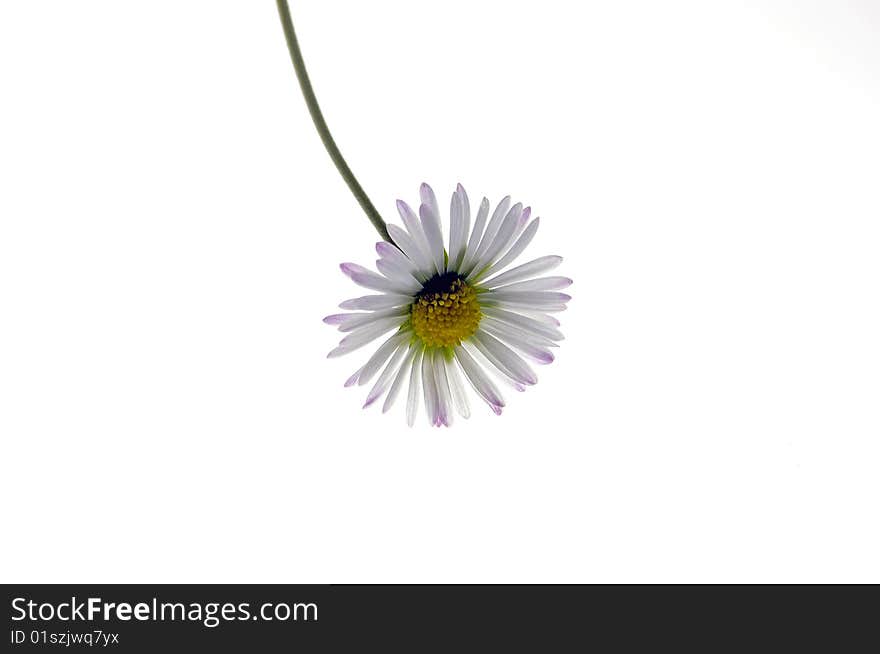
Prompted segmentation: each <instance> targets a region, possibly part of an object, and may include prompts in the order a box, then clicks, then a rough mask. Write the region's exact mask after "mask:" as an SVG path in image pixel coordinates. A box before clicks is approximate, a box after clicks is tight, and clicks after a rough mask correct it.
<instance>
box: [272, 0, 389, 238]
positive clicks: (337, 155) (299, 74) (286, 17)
mask: <svg viewBox="0 0 880 654" xmlns="http://www.w3.org/2000/svg"><path fill="white" fill-rule="evenodd" d="M276 4H277V5H278V15H279V16H280V17H281V26H282V27H283V28H284V37H285V38H286V39H287V49H288V50H290V60H291V61H292V62H293V69H294V70H295V71H296V78H297V80H299V88H300V90H301V91H302V94H303V97H304V98H305V100H306V105H307V106H308V108H309V114H311V116H312V121H313V122H314V123H315V129H317V130H318V134H319V135H320V137H321V141H322V142H323V143H324V147H325V148H327V152H328V154H329V155H330V158H331V159H333V163H334V164H336V170H338V171H339V174H340V175H342V179H344V180H345V183H346V184H348V188H349V190H351V192H352V194H353V195H354V197H355V199H357V201H358V204H360V205H361V209H363V210H364V213H365V214H367V218H369V219H370V222H371V223H373V227H375V228H376V231H377V232H379V234H380V235H381V236H382V238H383V239H385V240H386V241H388V242H389V243H393V241H392V240H391V237H390V236H389V235H388V228H387V227H386V226H385V221H384V220H382V216H380V215H379V212H378V211H376V207H374V206H373V203H372V202H370V198H369V197H367V194H366V192H365V191H364V189H363V188H362V187H361V185H360V183H358V181H357V179H356V178H355V176H354V173H353V172H351V168H349V167H348V164H347V163H346V162H345V159H344V158H343V157H342V153H341V152H340V151H339V148H338V147H337V146H336V141H334V140H333V136H331V135H330V129H329V128H328V127H327V122H326V121H325V120H324V116H323V114H322V113H321V107H319V106H318V99H317V98H316V97H315V92H314V91H313V90H312V83H311V82H310V81H309V74H308V73H307V72H306V65H305V62H303V58H302V53H301V52H300V50H299V43H298V42H297V40H296V32H294V31H293V21H292V19H291V18H290V7H288V5H287V0H276Z"/></svg>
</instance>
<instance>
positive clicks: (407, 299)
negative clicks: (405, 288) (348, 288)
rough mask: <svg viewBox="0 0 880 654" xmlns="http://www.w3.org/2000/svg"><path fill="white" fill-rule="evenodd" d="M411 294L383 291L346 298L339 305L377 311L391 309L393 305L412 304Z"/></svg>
mask: <svg viewBox="0 0 880 654" xmlns="http://www.w3.org/2000/svg"><path fill="white" fill-rule="evenodd" d="M412 301H413V298H412V296H411V295H397V294H394V293H383V294H382V295H364V296H363V297H356V298H352V299H351V300H346V301H345V302H343V303H342V304H340V305H339V308H340V309H352V310H358V309H361V310H366V311H375V310H377V309H389V308H391V307H399V306H403V305H406V304H412Z"/></svg>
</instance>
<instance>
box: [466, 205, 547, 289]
mask: <svg viewBox="0 0 880 654" xmlns="http://www.w3.org/2000/svg"><path fill="white" fill-rule="evenodd" d="M540 224H541V219H540V218H535V219H534V220H533V221H532V222H531V223H529V226H528V227H526V228H525V231H523V233H522V234H521V235H520V236H519V238H517V239H516V243H514V244H513V247H511V248H510V249H509V250H508V251H507V253H506V254H505V255H504V256H503V257H501V258H500V259H499V260H498V261H496V262H495V263H493V264H492V265H491V266H489V268H488V269H486V270H485V271H484V272H482V273H480V274H479V275H476V277H475V278H474V279H475V280H479V279H481V278H483V277H489V276H490V275H494V274H495V273H496V272H498V271H499V270H504V268H505V266H507V265H509V264H510V263H512V262H513V261H514V260H516V258H517V257H518V256H519V255H521V254H522V253H523V250H525V249H526V247H528V245H529V243H531V242H532V239H533V238H535V234H536V233H537V231H538V226H539V225H540Z"/></svg>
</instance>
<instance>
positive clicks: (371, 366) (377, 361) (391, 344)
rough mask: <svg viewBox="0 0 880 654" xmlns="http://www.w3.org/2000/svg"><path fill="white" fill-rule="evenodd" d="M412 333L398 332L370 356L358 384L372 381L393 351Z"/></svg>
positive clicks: (361, 384)
mask: <svg viewBox="0 0 880 654" xmlns="http://www.w3.org/2000/svg"><path fill="white" fill-rule="evenodd" d="M409 337H410V334H409V333H408V332H400V333H398V334H394V335H392V336H391V337H390V338H389V339H388V340H387V341H385V342H384V343H382V345H380V346H379V347H378V349H377V350H376V352H375V353H374V354H373V356H371V357H370V359H369V361H367V362H366V363H365V364H364V367H363V369H362V370H361V374H360V376H359V377H358V384H359V385H360V386H363V385H364V384H366V383H367V382H368V381H370V380H371V379H372V378H373V376H374V375H375V374H376V373H377V372H379V368H381V367H382V365H383V364H384V363H385V362H386V361H387V360H388V357H390V356H391V353H392V352H394V351H395V350H396V349H397V348H399V347H400V346H402V345H403V343H405V342H406V341H407V339H409Z"/></svg>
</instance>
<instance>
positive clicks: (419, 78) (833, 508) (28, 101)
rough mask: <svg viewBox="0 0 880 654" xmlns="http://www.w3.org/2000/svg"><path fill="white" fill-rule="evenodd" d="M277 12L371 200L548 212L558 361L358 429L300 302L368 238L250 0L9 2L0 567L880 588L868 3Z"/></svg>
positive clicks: (2, 140)
mask: <svg viewBox="0 0 880 654" xmlns="http://www.w3.org/2000/svg"><path fill="white" fill-rule="evenodd" d="M292 11H293V15H294V19H295V21H296V24H297V28H298V31H299V35H300V39H301V43H302V47H303V51H304V54H305V57H306V61H307V63H308V65H309V68H310V72H311V74H312V78H313V81H314V84H315V89H316V91H317V93H318V96H319V98H320V100H321V102H322V105H323V108H324V110H325V114H326V117H327V120H328V122H329V123H330V126H331V129H332V130H333V131H334V134H335V136H336V138H337V140H338V142H339V143H340V146H341V148H342V150H343V152H344V153H345V154H346V156H347V158H348V159H349V162H350V164H351V166H352V168H353V169H354V170H355V172H356V173H357V174H358V176H359V178H360V180H361V182H362V183H363V185H364V187H365V188H366V189H367V190H368V192H369V193H370V195H371V196H372V198H373V200H374V202H375V203H376V205H377V206H378V208H379V209H380V211H382V212H383V213H384V214H385V216H386V218H392V217H393V215H394V213H395V212H394V200H395V199H396V198H398V197H400V198H404V199H406V200H408V201H410V202H415V201H416V199H417V194H418V184H419V183H420V182H422V181H429V182H430V183H431V184H433V185H434V187H435V189H436V190H437V192H438V195H439V196H440V197H441V202H442V204H444V205H446V206H448V204H447V203H448V197H449V194H450V193H451V192H452V190H453V188H454V185H455V183H456V182H459V181H460V182H462V183H463V184H464V185H465V187H466V188H467V189H468V191H469V193H470V195H471V197H472V198H477V199H479V197H480V196H482V195H484V194H485V195H487V196H488V197H489V198H490V199H492V200H493V201H497V200H498V199H499V198H500V196H502V195H504V194H506V193H511V194H513V196H514V198H515V200H522V201H524V202H526V203H528V204H531V206H532V207H533V208H534V211H535V212H536V213H537V214H538V215H540V216H541V217H542V228H541V231H540V232H539V234H538V238H537V239H536V240H535V241H534V243H533V245H532V246H531V247H530V250H529V254H530V255H533V257H534V256H540V255H543V254H561V255H563V256H565V257H566V260H565V262H564V263H563V266H562V267H561V268H560V274H564V275H568V276H571V277H573V278H574V279H575V285H574V286H573V287H572V291H571V292H572V294H573V295H574V300H573V301H572V303H571V305H570V309H569V310H568V311H567V312H566V313H565V314H563V315H562V316H561V317H562V318H563V329H564V331H565V332H566V334H567V340H566V341H564V343H563V347H562V348H561V349H560V351H559V356H558V358H557V361H556V362H555V363H554V364H553V365H551V366H549V367H545V368H541V369H540V370H539V376H540V383H539V384H538V385H537V386H536V387H534V388H532V389H529V391H527V392H526V393H524V394H515V393H512V392H510V393H508V394H507V399H508V408H507V410H506V411H505V414H504V415H503V416H502V417H501V418H496V417H495V416H494V415H492V414H491V413H490V412H489V411H488V409H487V408H486V407H485V406H484V405H482V404H480V405H479V406H478V407H477V410H476V411H475V413H476V415H475V416H474V417H472V419H471V420H470V421H467V422H464V421H459V422H458V423H456V425H455V426H454V427H453V428H452V429H450V430H438V429H432V428H430V427H429V426H428V425H427V424H425V420H424V413H422V415H421V416H420V417H421V419H420V420H419V422H418V424H417V426H416V427H415V428H413V429H408V428H407V427H406V424H405V420H404V416H403V415H402V408H403V407H402V405H400V406H398V407H396V410H395V411H393V412H392V413H390V414H388V415H385V416H383V415H381V413H380V412H379V410H378V407H373V408H372V409H370V410H366V411H364V410H362V409H361V404H362V402H363V396H364V393H365V391H364V389H363V388H361V389H344V388H342V382H343V380H344V379H345V378H346V377H347V376H348V375H349V374H350V373H351V372H352V371H354V370H355V369H356V368H357V367H359V366H360V365H361V363H362V362H363V360H364V358H365V356H367V355H366V351H360V352H358V353H357V354H353V355H350V356H348V357H345V358H343V359H334V360H327V359H325V358H324V357H325V354H326V352H328V351H329V350H330V349H331V348H333V347H334V346H335V344H336V342H337V340H338V336H339V335H338V333H337V332H335V331H334V330H333V329H332V328H331V327H328V326H326V325H324V324H322V322H321V318H322V317H323V316H324V315H326V314H328V313H333V312H334V310H335V307H336V304H337V303H338V302H340V301H341V300H343V299H345V298H348V297H353V296H357V295H360V294H362V293H361V292H359V290H358V289H357V288H356V287H354V286H353V285H352V284H351V283H350V282H349V281H348V280H347V279H345V278H344V277H343V276H342V275H341V274H340V273H339V270H338V268H337V264H338V263H339V262H341V261H356V262H360V263H363V264H367V265H371V264H372V261H373V259H374V258H375V256H374V252H373V244H374V243H375V241H376V234H375V233H374V232H373V231H372V228H371V226H370V225H369V223H368V222H367V221H366V220H365V218H364V217H363V215H362V214H361V213H360V212H359V209H358V207H357V204H356V203H355V201H354V200H353V199H352V197H351V196H350V195H349V193H348V191H347V190H346V188H345V186H344V184H343V183H342V181H341V180H340V179H339V177H338V176H337V174H336V171H335V170H334V168H333V166H332V164H331V162H330V160H329V158H328V157H327V155H326V153H325V152H324V151H323V149H322V146H321V143H320V141H319V139H318V137H317V135H316V134H315V133H314V131H313V128H312V125H311V122H310V120H309V117H308V114H307V112H306V109H305V105H304V103H303V101H302V98H301V97H300V95H299V90H298V88H297V86H296V83H295V79H294V75H293V70H292V68H291V64H290V61H289V58H288V53H287V50H286V48H285V45H284V40H283V36H282V32H281V29H280V25H279V23H278V18H277V14H276V10H275V6H274V3H272V2H268V1H266V2H259V3H258V2H245V1H244V0H241V1H238V2H231V1H230V2H208V1H203V2H195V1H188V2H179V1H175V2H171V1H166V2H152V3H135V2H118V1H115V2H110V1H105V2H76V3H74V2H60V1H58V2H39V3H38V2H27V3H25V2H12V1H4V2H2V4H0V94H2V99H0V438H2V463H0V466H2V470H0V502H2V532H3V534H2V538H0V579H2V581H6V582H12V581H44V582H48V581H93V582H97V581H102V582H121V581H141V582H147V581H157V582H158V581H165V582H197V581H203V582H224V581H252V582H344V581H345V582H416V581H419V582H453V581H459V582H515V581H518V582H538V581H546V582H575V581H578V582H636V581H642V582H706V581H714V582H783V581H789V582H790V581H801V582H806V581H812V582H830V581H836V582H855V581H874V582H878V581H880V557H878V556H877V552H878V551H880V529H878V521H877V515H878V507H877V504H878V501H877V499H878V496H880V480H878V479H880V477H878V472H877V470H878V463H880V461H878V455H880V444H878V436H880V411H878V399H880V338H878V335H880V307H878V281H880V258H878V250H880V226H878V219H880V189H878V179H880V120H878V116H880V82H878V80H880V52H878V46H877V42H878V39H877V34H878V30H880V11H878V9H877V6H876V5H875V4H874V3H872V2H868V1H864V2H855V1H850V2H841V1H831V0H829V1H828V2H797V3H795V2H749V3H746V2H702V1H700V2H698V1H694V2H681V1H678V2H663V3H658V2H648V1H645V2H606V3H573V2H561V1H557V2H541V3H536V2H510V1H509V0H507V1H503V2H502V1H497V2H486V1H483V2H473V1H465V0H454V1H449V0H446V1H445V2H442V3H441V2H432V3H427V2H407V1H404V0H400V1H397V2H389V1H384V2H369V3H367V2H355V1H351V2H315V1H313V2H305V1H294V2H292ZM512 395H515V397H512ZM474 405H475V406H476V402H474Z"/></svg>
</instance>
